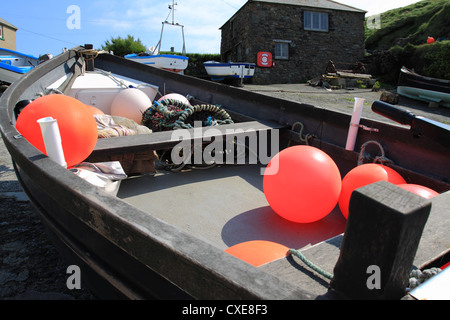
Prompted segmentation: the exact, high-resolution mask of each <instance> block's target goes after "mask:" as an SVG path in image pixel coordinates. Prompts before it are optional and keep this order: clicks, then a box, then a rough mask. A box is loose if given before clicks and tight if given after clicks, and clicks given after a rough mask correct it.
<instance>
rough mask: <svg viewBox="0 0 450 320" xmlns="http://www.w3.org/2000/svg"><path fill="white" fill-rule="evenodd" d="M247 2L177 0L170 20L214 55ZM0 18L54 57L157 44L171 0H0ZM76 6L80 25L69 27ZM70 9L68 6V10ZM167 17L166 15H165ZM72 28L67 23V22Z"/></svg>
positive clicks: (370, 6) (177, 37)
mask: <svg viewBox="0 0 450 320" xmlns="http://www.w3.org/2000/svg"><path fill="white" fill-rule="evenodd" d="M246 1H247V0H177V1H175V2H176V3H178V4H177V5H176V6H175V9H176V10H175V22H178V23H179V24H182V25H184V33H185V40H186V51H187V52H188V53H219V52H220V30H219V28H220V27H221V26H222V25H223V24H224V23H225V22H226V21H227V20H228V19H229V18H230V17H231V16H232V15H233V14H234V13H235V12H236V11H237V10H238V9H239V8H240V7H241V6H242V5H244V4H245V2H246ZM418 1H419V0H395V1H392V0H340V1H339V0H338V1H337V2H340V3H343V4H348V5H351V6H354V7H357V8H359V9H363V10H366V11H368V13H367V16H370V15H373V14H377V13H381V12H384V11H387V10H390V9H393V8H398V7H402V6H406V5H408V4H411V3H414V2H418ZM2 2H3V3H2V5H1V6H0V17H1V18H3V19H5V20H6V21H8V22H10V23H12V24H13V25H15V26H16V27H17V28H18V29H19V30H18V31H17V33H16V38H17V51H20V52H24V53H27V54H30V55H34V56H39V55H41V54H45V53H51V54H53V55H57V54H59V53H61V51H62V49H63V48H64V47H66V48H71V47H74V46H77V45H79V44H85V43H92V44H93V45H94V48H100V47H101V45H102V44H104V43H105V41H106V40H109V39H111V37H118V36H120V37H126V36H127V35H132V36H134V37H135V38H139V39H140V40H141V41H142V43H143V44H144V45H145V46H146V47H150V46H154V45H156V44H157V43H158V40H159V37H160V32H161V22H162V21H164V20H165V19H166V18H167V17H168V14H169V8H168V5H171V4H172V0H131V1H123V0H45V1H30V0H26V1H25V0H15V1H6V0H4V1H2ZM71 5H75V6H77V7H78V8H79V12H80V19H79V20H78V21H80V25H79V26H77V25H74V22H75V20H74V19H73V18H74V17H75V16H74V14H76V12H75V11H73V10H70V8H71V7H70V6H71ZM68 9H69V10H68ZM168 20H169V21H171V16H170V17H169V19H168ZM68 21H69V22H71V23H69V25H71V27H69V26H68V25H67V22H68ZM170 47H174V48H175V50H176V51H181V48H182V36H181V28H179V27H172V26H167V25H166V26H165V27H164V36H163V41H162V48H161V49H162V50H163V51H165V50H169V49H170Z"/></svg>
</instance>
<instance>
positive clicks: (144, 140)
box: [92, 121, 282, 155]
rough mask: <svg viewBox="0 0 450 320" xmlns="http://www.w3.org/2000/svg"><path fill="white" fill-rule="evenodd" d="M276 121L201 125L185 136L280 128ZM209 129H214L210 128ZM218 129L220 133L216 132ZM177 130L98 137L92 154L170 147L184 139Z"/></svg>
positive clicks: (234, 134) (132, 151) (204, 135)
mask: <svg viewBox="0 0 450 320" xmlns="http://www.w3.org/2000/svg"><path fill="white" fill-rule="evenodd" d="M281 127H282V126H281V125H279V124H276V123H268V122H260V121H248V122H243V123H233V124H226V125H221V126H214V127H201V128H193V129H186V130H187V131H185V133H186V136H188V137H189V139H190V140H191V139H198V138H203V137H204V138H208V139H209V138H212V137H215V136H219V135H220V136H222V137H226V136H229V135H231V136H237V135H239V134H245V133H248V132H250V131H252V130H253V131H264V130H272V129H275V128H281ZM211 129H214V131H213V130H211ZM219 131H220V134H217V132H219ZM179 132H180V131H179V130H173V131H162V132H153V133H151V134H141V135H133V136H124V137H114V138H107V139H98V141H97V144H96V146H95V148H94V151H93V152H92V154H93V155H99V154H106V153H107V154H124V153H127V154H128V153H134V152H139V151H144V150H160V149H166V148H172V147H174V146H176V145H177V144H178V143H180V141H182V140H184V137H183V136H180V135H178V133H179Z"/></svg>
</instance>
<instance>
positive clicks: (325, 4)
mask: <svg viewBox="0 0 450 320" xmlns="http://www.w3.org/2000/svg"><path fill="white" fill-rule="evenodd" d="M250 1H255V2H269V3H279V4H287V5H294V6H304V7H312V8H321V9H332V10H342V11H353V12H364V13H365V12H367V11H365V10H361V9H358V8H355V7H351V6H348V5H346V4H342V3H339V2H336V1H331V0H250Z"/></svg>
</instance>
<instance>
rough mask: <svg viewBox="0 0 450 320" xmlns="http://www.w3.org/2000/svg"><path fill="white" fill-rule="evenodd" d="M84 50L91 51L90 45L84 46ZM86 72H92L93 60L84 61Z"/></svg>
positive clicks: (91, 46)
mask: <svg viewBox="0 0 450 320" xmlns="http://www.w3.org/2000/svg"><path fill="white" fill-rule="evenodd" d="M84 48H85V49H93V48H94V46H93V45H92V44H85V45H84ZM86 71H94V59H86Z"/></svg>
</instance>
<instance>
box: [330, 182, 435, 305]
mask: <svg viewBox="0 0 450 320" xmlns="http://www.w3.org/2000/svg"><path fill="white" fill-rule="evenodd" d="M430 210H431V202H430V201H429V200H427V199H425V198H422V197H420V196H417V195H415V194H413V193H410V192H408V191H406V190H404V189H402V188H399V187H397V186H395V185H393V184H391V183H388V182H385V181H380V182H376V183H373V184H370V185H367V186H365V187H362V188H359V189H356V190H355V191H354V192H353V193H352V197H351V199H350V206H349V217H348V220H347V225H346V229H345V233H344V237H343V240H342V245H341V252H340V256H339V259H338V261H337V263H336V266H335V268H334V277H333V279H332V280H331V283H330V289H331V290H332V291H334V292H336V293H338V294H339V295H341V296H342V297H344V298H349V299H400V298H401V297H402V296H404V294H405V289H406V287H407V286H408V278H409V273H410V271H411V267H412V264H413V262H414V257H415V255H416V251H417V247H418V245H419V241H420V238H421V235H422V231H423V228H424V226H425V223H426V221H427V219H428V216H429V213H430Z"/></svg>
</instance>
